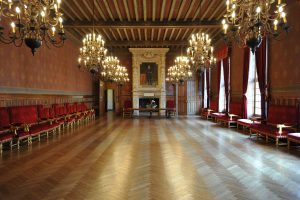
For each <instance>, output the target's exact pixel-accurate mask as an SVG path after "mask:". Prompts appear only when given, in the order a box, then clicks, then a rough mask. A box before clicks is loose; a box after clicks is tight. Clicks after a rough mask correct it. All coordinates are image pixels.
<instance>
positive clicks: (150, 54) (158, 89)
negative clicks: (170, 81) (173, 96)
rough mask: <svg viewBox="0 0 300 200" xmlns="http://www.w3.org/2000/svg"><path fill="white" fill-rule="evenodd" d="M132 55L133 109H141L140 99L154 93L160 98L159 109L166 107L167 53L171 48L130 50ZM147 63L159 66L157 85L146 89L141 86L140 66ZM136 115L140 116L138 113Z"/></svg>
mask: <svg viewBox="0 0 300 200" xmlns="http://www.w3.org/2000/svg"><path fill="white" fill-rule="evenodd" d="M129 51H130V52H131V53H132V98H133V101H132V102H133V107H134V108H139V98H142V97H144V94H145V93H153V94H154V97H155V98H159V104H160V105H159V107H160V108H165V106H166V83H165V68H166V53H167V52H168V51H169V48H129ZM146 62H154V63H156V64H157V66H158V77H157V78H158V80H157V85H155V86H147V87H144V86H142V85H141V84H140V65H141V64H142V63H146ZM135 114H137V115H138V114H139V113H138V112H136V113H135Z"/></svg>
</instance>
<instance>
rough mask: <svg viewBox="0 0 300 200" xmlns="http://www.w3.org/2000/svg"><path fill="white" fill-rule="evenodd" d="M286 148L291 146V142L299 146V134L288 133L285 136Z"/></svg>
mask: <svg viewBox="0 0 300 200" xmlns="http://www.w3.org/2000/svg"><path fill="white" fill-rule="evenodd" d="M287 140H288V148H290V146H291V142H293V143H297V144H300V133H289V134H288V135H287Z"/></svg>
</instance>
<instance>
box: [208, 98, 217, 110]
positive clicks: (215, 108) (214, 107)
mask: <svg viewBox="0 0 300 200" xmlns="http://www.w3.org/2000/svg"><path fill="white" fill-rule="evenodd" d="M210 109H212V110H214V111H218V103H217V101H215V100H212V101H210Z"/></svg>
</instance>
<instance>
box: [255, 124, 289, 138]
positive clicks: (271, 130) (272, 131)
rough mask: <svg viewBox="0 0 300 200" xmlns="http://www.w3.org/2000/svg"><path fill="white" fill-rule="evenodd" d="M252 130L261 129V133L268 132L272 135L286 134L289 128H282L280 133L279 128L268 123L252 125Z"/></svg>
mask: <svg viewBox="0 0 300 200" xmlns="http://www.w3.org/2000/svg"><path fill="white" fill-rule="evenodd" d="M251 129H253V130H257V131H261V132H263V133H268V134H271V135H274V136H280V135H281V136H286V135H287V134H288V133H289V130H287V129H283V130H282V133H279V132H278V131H279V129H278V128H277V127H275V126H272V125H268V124H256V125H252V128H251Z"/></svg>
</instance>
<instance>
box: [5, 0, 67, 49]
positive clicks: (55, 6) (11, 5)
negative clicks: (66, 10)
mask: <svg viewBox="0 0 300 200" xmlns="http://www.w3.org/2000/svg"><path fill="white" fill-rule="evenodd" d="M60 5H61V0H43V1H41V0H18V1H16V0H0V21H1V17H4V18H7V21H11V24H10V26H11V28H10V30H7V31H6V30H5V28H4V27H3V26H1V24H0V42H2V43H4V44H11V43H13V44H14V45H15V46H16V47H20V46H22V44H23V42H24V41H25V44H26V45H27V46H28V47H29V48H30V49H31V52H32V54H33V55H34V53H35V51H36V49H37V48H39V47H40V46H41V45H42V42H44V43H45V44H46V46H47V47H49V46H48V43H51V44H52V45H53V46H55V47H61V46H63V44H64V40H65V39H66V37H65V33H64V28H63V24H62V22H63V19H62V15H63V14H62V13H61V11H60ZM5 21H6V20H5Z"/></svg>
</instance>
